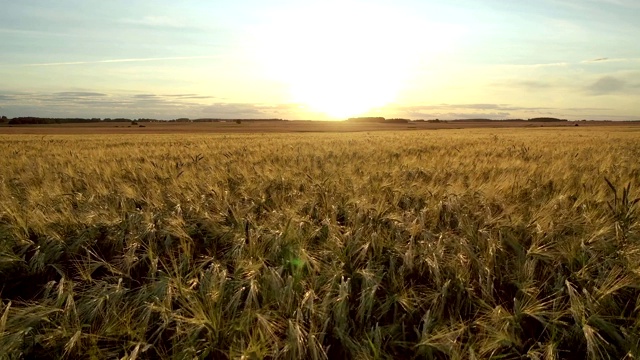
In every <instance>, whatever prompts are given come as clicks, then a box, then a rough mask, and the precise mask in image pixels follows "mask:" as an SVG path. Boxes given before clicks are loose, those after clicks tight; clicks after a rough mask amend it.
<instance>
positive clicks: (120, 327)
mask: <svg viewBox="0 0 640 360" xmlns="http://www.w3.org/2000/svg"><path fill="white" fill-rule="evenodd" d="M0 153H1V154H2V157H1V158H0V279H1V280H0V282H1V283H0V349H1V350H2V351H0V353H1V354H0V357H3V358H10V359H14V358H15V359H18V358H64V357H66V358H88V359H90V358H93V359H102V358H110V359H113V358H121V359H136V358H138V359H146V358H175V359H186V358H215V359H224V358H242V359H263V358H269V359H276V358H278V359H279V358H283V359H301V358H307V359H341V358H345V359H384V358H426V359H486V358H511V359H516V358H529V359H562V358H592V359H605V358H612V359H620V358H627V359H635V358H637V356H638V354H639V353H640V226H639V215H640V210H639V207H640V205H638V198H639V197H640V191H639V190H638V189H639V187H640V161H638V159H640V132H639V131H638V130H637V129H635V128H625V127H606V128H598V127H593V128H588V129H583V128H579V129H578V128H563V129H547V128H540V129H467V130H464V129H463V130H437V131H435V130H434V131H414V132H373V133H364V132H362V133H349V134H339V133H324V134H314V133H305V134H298V135H292V134H206V135H204V134H203V135H198V134H179V135H178V134H175V135H171V134H166V135H82V136H79V135H75V136H74V135H68V136H65V135H51V136H41V135H38V136H34V135H13V136H10V135H4V136H0Z"/></svg>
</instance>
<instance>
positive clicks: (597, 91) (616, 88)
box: [586, 76, 628, 95]
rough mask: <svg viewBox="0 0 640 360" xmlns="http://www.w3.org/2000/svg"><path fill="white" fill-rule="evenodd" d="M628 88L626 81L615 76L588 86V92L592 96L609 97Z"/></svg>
mask: <svg viewBox="0 0 640 360" xmlns="http://www.w3.org/2000/svg"><path fill="white" fill-rule="evenodd" d="M627 87H628V83H627V82H626V81H625V80H622V79H618V78H616V77H614V76H603V77H601V78H600V79H598V80H596V81H595V82H594V83H593V84H591V85H589V86H587V88H586V90H587V92H588V93H590V94H591V95H608V94H612V93H618V92H621V91H624V90H625V89H627Z"/></svg>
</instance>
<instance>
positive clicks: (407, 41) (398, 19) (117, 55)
mask: <svg viewBox="0 0 640 360" xmlns="http://www.w3.org/2000/svg"><path fill="white" fill-rule="evenodd" d="M0 8H2V11H1V12H0V115H4V116H7V117H9V118H11V117H18V116H41V117H84V118H94V117H97V118H117V117H125V118H155V119H175V118H183V117H187V118H192V119H195V118H283V119H291V120H294V119H319V120H339V119H344V118H347V117H354V116H384V117H387V118H398V117H400V118H410V119H436V118H438V119H462V118H491V119H510V118H523V119H528V118H534V117H547V116H552V117H558V118H564V119H569V120H582V119H587V120H591V119H607V120H632V119H634V120H638V119H640V101H638V100H639V99H640V40H639V39H638V34H640V21H638V19H640V1H638V0H532V1H526V2H525V1H512V0H449V1H429V0H395V1H382V0H370V1H356V0H343V1H336V0H327V1H307V0H296V1H292V0H272V1H267V0H235V1H221V0H218V1H197V0H183V1H177V0H174V1H163V0H155V1H151V0H135V1H133V0H128V1H124V0H110V1H96V0H60V1H50V0H47V1H44V0H20V1H13V0H0Z"/></svg>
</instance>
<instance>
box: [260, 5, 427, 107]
mask: <svg viewBox="0 0 640 360" xmlns="http://www.w3.org/2000/svg"><path fill="white" fill-rule="evenodd" d="M271 18H272V21H271V22H269V23H268V24H267V25H265V26H264V27H262V28H261V29H260V34H259V39H260V44H261V46H260V47H259V48H260V54H259V55H258V56H260V58H261V60H262V63H263V64H264V65H265V67H266V70H267V71H268V72H269V73H270V74H271V76H273V77H275V78H277V79H278V80H280V81H283V82H284V83H285V84H286V85H287V86H288V88H289V91H290V97H291V101H293V102H296V103H301V104H304V105H306V106H308V107H309V108H311V109H313V110H315V111H319V112H322V113H325V114H327V115H328V116H330V117H332V118H335V119H343V118H345V117H349V116H357V115H361V114H364V113H366V112H367V111H369V110H371V109H372V108H376V107H380V106H383V105H385V104H387V103H389V102H392V101H394V98H395V97H396V95H397V94H398V92H399V91H400V90H401V89H402V87H403V85H404V83H405V82H406V81H407V78H408V77H409V76H410V74H411V71H412V69H413V68H414V67H415V65H416V63H417V62H418V60H419V58H420V56H421V52H422V49H424V47H425V46H429V44H425V41H424V36H425V34H424V29H423V28H421V26H419V22H418V21H415V20H414V19H412V17H411V16H410V15H407V14H404V13H402V12H400V11H399V10H398V9H391V8H386V7H380V6H374V5H369V4H357V3H353V2H340V3H338V2H323V3H322V4H320V5H315V6H306V7H298V8H295V9H287V10H286V11H281V12H279V13H277V14H274V15H273V16H272V17H271ZM435 38H436V37H435V36H434V34H431V39H430V42H431V43H434V42H435V41H436V40H435ZM431 45H433V44H431Z"/></svg>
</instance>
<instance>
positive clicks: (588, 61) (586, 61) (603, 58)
mask: <svg viewBox="0 0 640 360" xmlns="http://www.w3.org/2000/svg"><path fill="white" fill-rule="evenodd" d="M612 62H640V58H608V57H601V58H597V59H590V60H583V61H581V62H580V63H581V64H593V63H612Z"/></svg>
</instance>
